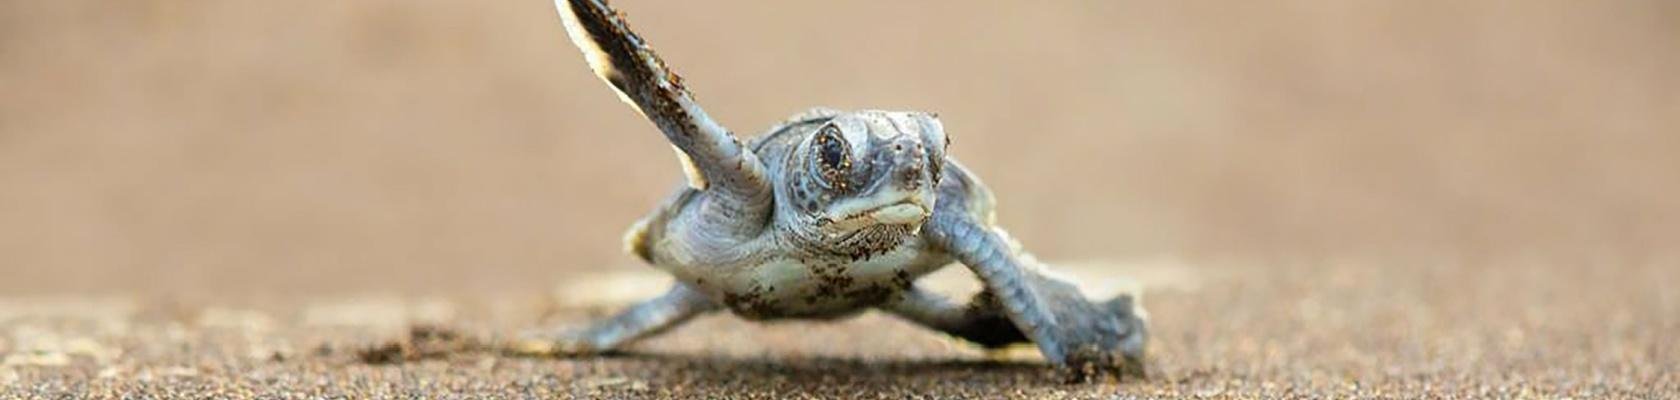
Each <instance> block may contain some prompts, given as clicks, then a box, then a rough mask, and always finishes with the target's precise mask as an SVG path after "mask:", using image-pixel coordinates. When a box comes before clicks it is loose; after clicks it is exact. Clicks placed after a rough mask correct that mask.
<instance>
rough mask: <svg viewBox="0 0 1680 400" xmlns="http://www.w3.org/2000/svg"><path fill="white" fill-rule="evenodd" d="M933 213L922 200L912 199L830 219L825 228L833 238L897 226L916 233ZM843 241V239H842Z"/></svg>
mask: <svg viewBox="0 0 1680 400" xmlns="http://www.w3.org/2000/svg"><path fill="white" fill-rule="evenodd" d="M932 214H933V212H932V210H930V209H929V208H928V206H927V205H926V204H924V203H923V202H922V201H921V199H920V198H917V197H910V198H906V199H903V200H899V201H896V202H892V203H888V204H884V205H878V206H874V207H870V208H866V209H863V210H859V211H857V212H853V213H848V214H845V215H843V216H841V217H839V218H833V219H830V220H829V221H830V223H828V224H827V226H825V228H827V229H826V230H827V231H828V232H829V235H831V236H844V237H851V236H855V235H857V234H859V233H861V232H863V231H865V230H868V229H867V228H870V227H881V226H897V227H906V228H910V230H912V231H914V230H916V229H917V228H919V227H920V226H921V224H922V223H923V222H925V221H927V219H928V217H929V216H930V215H932ZM842 239H843V238H842Z"/></svg>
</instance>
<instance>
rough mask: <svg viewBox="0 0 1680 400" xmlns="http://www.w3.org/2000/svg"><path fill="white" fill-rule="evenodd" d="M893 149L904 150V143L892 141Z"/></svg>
mask: <svg viewBox="0 0 1680 400" xmlns="http://www.w3.org/2000/svg"><path fill="white" fill-rule="evenodd" d="M893 151H904V143H893Z"/></svg>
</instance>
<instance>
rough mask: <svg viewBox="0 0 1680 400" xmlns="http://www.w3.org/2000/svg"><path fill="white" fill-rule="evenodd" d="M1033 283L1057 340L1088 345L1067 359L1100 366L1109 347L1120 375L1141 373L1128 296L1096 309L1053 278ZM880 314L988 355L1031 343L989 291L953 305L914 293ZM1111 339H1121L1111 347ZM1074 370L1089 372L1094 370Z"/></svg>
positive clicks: (1136, 311) (1141, 335) (1135, 313)
mask: <svg viewBox="0 0 1680 400" xmlns="http://www.w3.org/2000/svg"><path fill="white" fill-rule="evenodd" d="M1033 281H1034V282H1035V283H1033V284H1032V285H1033V286H1036V288H1035V289H1033V290H1032V291H1033V292H1036V293H1040V294H1041V297H1045V298H1046V299H1047V300H1049V301H1048V302H1047V303H1048V304H1047V305H1048V307H1047V308H1049V309H1051V310H1052V311H1051V313H1052V314H1056V315H1057V319H1058V320H1057V322H1058V324H1057V325H1058V328H1060V329H1059V330H1061V331H1064V332H1063V334H1062V335H1063V336H1065V337H1066V338H1065V339H1063V340H1068V341H1071V342H1076V343H1089V344H1091V345H1089V346H1083V347H1075V348H1074V349H1073V351H1076V352H1083V353H1088V354H1069V355H1068V357H1069V358H1071V359H1076V360H1098V361H1099V362H1100V363H1103V364H1109V363H1112V362H1113V361H1114V360H1112V358H1113V355H1112V352H1113V351H1115V350H1116V349H1115V348H1112V347H1118V350H1119V351H1120V352H1121V353H1122V358H1123V360H1121V361H1122V362H1123V364H1122V365H1121V367H1122V369H1123V370H1127V371H1134V372H1141V371H1142V365H1141V364H1140V363H1141V357H1140V356H1141V350H1142V348H1143V344H1144V340H1145V338H1146V336H1147V334H1146V333H1145V332H1144V331H1143V330H1144V329H1146V324H1145V322H1144V316H1143V315H1140V314H1141V313H1142V311H1141V308H1135V307H1134V306H1135V301H1134V298H1133V297H1132V295H1130V294H1122V295H1119V296H1115V297H1114V298H1112V299H1109V300H1108V301H1106V302H1101V303H1097V302H1092V301H1089V300H1086V299H1085V298H1084V297H1083V296H1079V291H1078V289H1076V288H1074V287H1073V285H1071V284H1068V283H1066V282H1062V281H1060V280H1057V279H1055V278H1050V277H1048V276H1037V277H1035V278H1034V279H1033ZM1068 295H1072V296H1068ZM883 308H884V309H885V310H886V311H888V312H890V313H892V314H894V315H897V316H899V317H901V318H904V319H907V320H910V321H912V322H915V323H917V324H919V325H922V326H925V327H928V328H930V329H934V330H937V331H940V332H944V333H946V334H949V335H951V336H956V337H959V338H962V339H964V340H967V341H969V342H973V343H975V344H978V345H980V346H983V347H986V348H988V349H995V348H1001V347H1004V346H1008V345H1011V344H1016V343H1031V342H1032V340H1030V339H1029V338H1028V337H1027V335H1026V334H1024V333H1022V332H1021V330H1020V329H1019V328H1016V327H1015V323H1014V322H1012V321H1010V319H1009V317H1008V315H1007V314H1006V311H1004V310H1003V308H1002V306H1000V305H999V303H998V299H997V297H995V296H994V295H993V294H992V293H991V292H989V291H982V292H980V293H976V294H975V295H974V297H973V298H971V299H970V300H969V301H968V303H967V304H958V303H956V302H953V301H951V300H950V299H948V298H946V297H944V296H941V295H939V294H935V293H932V292H928V291H926V290H922V289H920V288H915V289H911V290H910V291H908V292H906V293H905V294H904V297H903V298H902V299H900V300H899V301H896V302H893V303H891V304H888V305H886V306H884V307H883ZM1111 318H1112V319H1111ZM1115 322H1119V323H1115ZM1120 327H1126V328H1128V329H1129V330H1130V331H1129V332H1117V331H1115V330H1116V328H1120ZM1113 338H1121V339H1119V340H1118V341H1115V340H1114V339H1113ZM1105 342H1107V343H1108V345H1107V346H1105V345H1103V344H1104V343H1105ZM1104 347H1110V348H1107V349H1105V348H1104ZM1104 360H1106V361H1104ZM1079 367H1080V368H1092V367H1094V365H1093V366H1079ZM1081 372H1082V373H1091V372H1094V371H1081ZM1122 372H1125V371H1122Z"/></svg>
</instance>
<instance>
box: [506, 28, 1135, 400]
mask: <svg viewBox="0 0 1680 400" xmlns="http://www.w3.org/2000/svg"><path fill="white" fill-rule="evenodd" d="M556 5H557V6H558V8H559V10H560V14H561V16H562V19H563V20H564V23H565V27H566V32H567V33H568V34H569V35H570V36H571V39H572V42H573V43H574V44H576V45H577V46H578V47H579V49H581V50H582V51H583V53H584V56H585V57H586V59H587V60H588V62H589V66H590V67H591V68H592V69H593V70H594V71H595V73H596V74H597V75H599V76H600V77H601V78H602V79H604V80H606V81H607V83H609V84H610V85H611V86H612V88H613V89H614V90H616V91H617V92H618V94H619V95H620V96H621V97H622V98H623V99H624V100H625V101H626V102H628V103H630V104H631V105H632V106H634V107H635V108H636V110H637V111H639V112H641V114H642V115H643V116H645V117H646V118H647V119H648V120H650V121H652V122H653V123H654V125H656V126H658V128H659V130H660V131H662V132H663V133H664V134H665V137H666V138H667V139H668V140H669V141H670V142H671V144H672V145H673V146H674V147H676V150H677V154H678V156H679V157H678V158H680V159H681V162H682V163H683V166H684V167H685V172H686V173H687V174H688V178H689V184H688V185H687V186H686V187H683V188H681V189H680V190H679V191H678V192H677V193H676V194H674V195H672V196H671V197H670V198H669V199H668V200H667V201H666V202H665V203H664V204H663V205H661V206H660V207H659V208H658V209H657V210H655V211H654V212H653V213H652V214H651V215H649V216H648V217H646V218H644V219H643V220H642V221H640V222H638V223H637V224H636V225H635V226H634V227H633V228H632V229H631V232H630V233H629V234H628V235H627V236H626V245H627V247H628V248H629V250H630V251H631V252H632V253H634V254H635V255H636V256H638V257H640V258H641V259H643V260H646V261H647V262H649V263H651V264H653V265H654V266H655V267H657V268H659V269H662V270H664V271H666V272H669V273H670V274H671V275H673V276H675V277H676V283H675V284H674V285H673V286H672V287H671V288H670V290H669V291H667V292H666V293H665V294H664V295H661V296H659V297H656V298H653V299H651V300H647V301H645V302H642V303H640V304H637V305H634V306H632V307H630V308H629V309H627V310H624V311H622V312H620V313H619V314H617V315H616V316H613V317H611V318H609V319H606V320H604V321H599V322H597V323H596V324H594V325H592V326H590V327H589V328H586V329H583V330H579V331H571V332H565V333H553V334H547V335H544V336H541V337H539V338H531V339H525V340H523V341H521V342H520V343H517V344H516V345H517V346H518V347H519V348H521V349H524V350H525V351H533V352H544V353H551V354H593V353H600V352H606V351H610V350H614V349H616V348H619V347H621V346H624V345H625V344H627V343H629V342H631V341H634V340H636V339H640V338H644V337H647V336H650V335H653V334H656V333H658V332H661V331H664V330H666V329H668V328H670V327H673V326H676V325H677V324H680V323H682V322H683V321H686V320H688V319H689V318H691V317H693V316H696V315H699V314H702V313H708V312H713V311H718V310H729V311H731V312H733V313H734V314H736V315H739V316H741V317H744V318H747V319H752V320H769V319H783V318H805V319H833V318H839V317H846V316H851V315H855V314H857V313H859V312H861V311H863V310H867V309H871V308H874V309H880V310H884V311H886V312H888V313H891V314H893V315H896V316H899V317H902V318H904V319H906V320H909V321H913V322H915V323H917V324H920V325H923V326H926V327H928V328H931V329H934V330H938V331H941V332H945V333H948V334H951V335H953V336H957V337H960V338H963V339H966V340H969V341H972V342H975V343H977V344H980V345H983V346H986V347H1000V346H1005V345H1009V344H1012V343H1019V342H1032V343H1034V344H1036V345H1037V347H1038V349H1039V350H1040V352H1041V353H1042V354H1043V355H1044V357H1045V358H1046V359H1047V360H1049V362H1051V363H1052V364H1055V365H1057V366H1058V367H1062V368H1065V369H1068V370H1070V371H1074V372H1076V373H1079V374H1080V375H1086V374H1085V373H1086V372H1092V371H1123V370H1134V369H1135V367H1137V366H1139V365H1140V363H1141V359H1142V357H1143V350H1144V344H1145V341H1146V340H1145V338H1146V336H1147V334H1146V328H1145V321H1144V319H1143V317H1142V316H1143V312H1142V309H1141V306H1140V305H1138V304H1136V303H1135V302H1134V301H1133V298H1132V297H1131V296H1130V295H1121V296H1119V297H1116V298H1114V299H1112V300H1108V301H1103V302H1093V301H1090V300H1087V299H1086V297H1085V296H1084V295H1082V294H1081V293H1080V292H1079V290H1078V289H1077V288H1076V287H1075V286H1074V285H1073V284H1071V283H1069V282H1067V281H1065V280H1062V279H1059V278H1055V277H1053V276H1051V275H1050V274H1048V273H1047V272H1046V271H1045V270H1044V269H1043V267H1042V266H1041V265H1039V264H1038V263H1037V262H1035V261H1033V259H1032V257H1031V256H1029V255H1027V253H1026V252H1024V251H1023V250H1022V249H1021V247H1020V245H1019V244H1017V243H1015V242H1014V241H1012V240H1011V239H1009V237H1008V235H1007V234H1005V233H1004V231H1003V230H1002V229H1000V228H999V227H997V226H996V225H995V224H994V221H993V217H992V215H993V210H992V207H993V201H992V194H991V192H990V191H989V190H987V189H986V187H985V185H983V184H981V183H980V181H979V180H978V179H976V178H975V177H974V176H973V175H972V174H970V173H969V172H968V171H967V170H966V169H964V168H963V167H962V166H961V165H959V164H958V163H957V162H956V160H954V159H952V158H951V157H950V156H949V155H947V154H946V148H947V147H948V145H949V144H950V141H949V139H948V138H947V137H946V136H945V131H944V128H943V126H942V125H941V124H940V121H939V119H938V117H937V116H936V115H934V114H931V113H924V112H914V111H903V112H901V111H877V110H865V111H839V110H831V109H823V108H818V109H813V110H810V111H806V112H803V113H800V114H798V115H795V116H793V117H792V118H789V119H788V120H786V121H784V122H782V123H780V124H777V125H776V126H774V127H772V128H770V129H769V130H768V131H767V132H766V133H765V134H763V135H762V136H759V137H757V138H755V139H753V140H752V141H751V142H749V143H745V144H743V143H742V142H741V141H740V140H739V139H737V138H736V136H735V135H734V134H732V133H730V131H728V130H727V129H725V128H724V127H722V126H720V125H719V124H718V122H717V121H715V120H713V119H711V118H710V117H708V116H707V115H706V113H705V112H704V111H702V110H701V109H700V106H699V105H698V104H696V103H695V102H694V101H693V97H692V96H690V95H689V93H688V90H687V89H686V88H684V86H683V83H682V81H681V80H680V79H679V78H678V77H677V75H676V74H674V73H672V71H670V70H669V69H668V68H667V67H666V66H665V64H664V62H663V61H661V60H660V59H659V57H658V56H656V55H655V54H654V53H653V51H652V50H651V49H650V48H649V47H648V46H647V43H646V42H644V41H642V39H641V38H640V37H639V36H637V35H636V34H635V33H633V32H631V31H630V29H629V27H628V26H626V25H625V22H624V19H623V17H622V16H621V15H620V14H618V13H616V12H615V11H613V10H612V9H611V8H610V7H608V5H607V4H606V2H605V1H604V0H556ZM953 263H960V264H962V265H964V266H966V267H967V268H969V269H970V270H971V271H973V272H974V275H975V276H977V277H978V278H979V279H980V280H981V281H982V283H983V287H984V290H983V291H982V292H981V293H979V294H977V295H975V296H974V297H973V298H972V299H969V301H968V302H967V303H961V302H957V301H954V300H953V299H948V298H945V297H943V296H941V295H937V294H934V293H931V292H928V291H926V290H924V289H922V288H919V287H917V284H916V279H917V278H920V277H922V276H923V275H926V274H928V273H930V272H933V271H934V270H936V269H939V268H941V267H944V266H946V265H949V264H953Z"/></svg>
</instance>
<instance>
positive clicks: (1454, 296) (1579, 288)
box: [0, 260, 1680, 398]
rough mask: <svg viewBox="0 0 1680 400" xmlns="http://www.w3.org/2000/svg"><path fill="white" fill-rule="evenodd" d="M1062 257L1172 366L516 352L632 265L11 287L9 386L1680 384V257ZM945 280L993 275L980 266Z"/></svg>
mask: <svg viewBox="0 0 1680 400" xmlns="http://www.w3.org/2000/svg"><path fill="white" fill-rule="evenodd" d="M1063 270H1065V271H1069V272H1072V273H1074V275H1076V276H1079V277H1081V278H1082V281H1084V282H1086V287H1087V288H1088V289H1090V290H1091V291H1092V292H1093V293H1103V292H1108V293H1111V292H1113V291H1114V290H1121V289H1122V288H1126V287H1132V286H1134V285H1136V284H1138V283H1141V284H1142V286H1143V287H1144V288H1145V289H1144V290H1145V291H1146V293H1147V298H1146V301H1147V305H1148V307H1149V311H1150V313H1151V316H1152V321H1153V323H1154V329H1155V336H1154V339H1155V340H1154V342H1153V343H1152V346H1151V348H1150V351H1151V354H1152V358H1151V364H1150V366H1149V369H1150V376H1149V377H1147V378H1146V379H1138V378H1131V379H1123V380H1106V381H1100V382H1096V383H1086V384H1066V383H1063V382H1062V381H1061V380H1060V379H1059V378H1058V377H1057V376H1056V375H1054V374H1052V373H1050V372H1048V369H1047V366H1046V365H1045V364H1043V362H1042V360H1040V359H1039V358H1038V357H1037V355H1036V354H1035V353H1034V352H1033V351H1032V350H1031V349H1028V348H1017V349H1009V350H1006V351H1003V352H999V353H995V354H985V353H984V352H982V351H981V350H979V349H977V348H974V347H972V346H970V345H967V344H965V343H961V342H959V341H956V340H955V339H950V338H947V337H943V336H941V335H938V334H933V333H929V332H926V331H922V330H920V329H918V328H916V327H914V326H912V325H909V324H907V323H905V322H902V321H899V320H896V319H894V318H892V317H890V316H885V315H881V314H866V315H864V316H861V317H859V318H856V319H853V320H847V321H840V322H834V323H813V322H789V323H778V324H768V325H763V324H752V323H748V322H744V321H741V320H738V319H735V318H733V317H730V316H726V315H719V316H711V317H704V318H701V319H699V320H697V321H695V322H693V323H692V324H691V325H688V326H685V327H683V328H680V329H677V330H675V331H673V332H670V333H669V334H667V335H665V336H661V337H658V338H656V339H652V340H650V341H647V342H644V343H641V344H639V345H637V346H635V347H634V348H633V349H632V350H630V351H628V352H627V353H625V354H622V355H616V356H609V357H589V358H575V359H533V358H523V357H513V356H507V355H503V354H501V353H500V352H499V351H498V350H497V346H496V345H495V344H496V343H497V341H498V340H499V338H502V337H505V336H506V335H507V334H508V333H511V332H517V331H519V330H521V329H527V328H531V327H535V326H556V327H557V326H575V325H576V324H579V323H583V322H585V321H587V320H588V319H589V318H590V316H591V315H598V314H599V313H600V312H602V311H603V310H606V309H610V308H612V306H611V305H610V304H612V303H617V302H620V301H622V299H624V298H631V297H635V296H641V295H646V294H652V293H657V291H658V289H659V286H658V285H657V284H648V282H649V281H657V280H658V276H657V275H651V274H646V273H642V274H632V273H626V274H614V275H597V276H592V277H580V278H579V279H578V280H577V281H576V282H573V283H572V284H575V285H588V286H593V287H598V288H604V289H603V290H601V291H597V292H592V293H591V294H587V295H579V294H578V293H579V292H578V291H574V290H568V289H569V288H571V286H569V285H566V286H562V288H561V289H560V290H557V293H556V294H555V295H554V296H548V297H545V296H534V297H527V296H492V297H483V298H471V299H453V298H421V299H416V298H399V297H360V298H343V299H331V300H324V299H323V300H312V301H310V302H308V303H303V304H299V303H297V302H294V301H288V300H274V301H246V302H225V301H223V302H163V301H148V300H144V299H117V298H110V299H64V298H60V299H36V300H8V301H4V302H0V332H3V333H4V336H0V354H6V357H5V361H4V366H3V367H0V388H4V389H5V390H4V392H5V393H9V394H10V395H15V396H22V397H39V398H56V397H60V396H65V395H69V396H90V397H119V396H124V395H137V394H143V395H156V396H162V397H173V398H203V397H217V398H221V397H237V398H322V397H325V398H335V397H338V398H369V397H410V396H419V397H434V396H443V395H446V394H447V395H465V396H469V397H481V396H483V397H494V396H501V397H505V398H549V397H574V398H717V397H729V398H905V397H912V398H913V397H928V398H997V397H1010V398H1134V397H1138V398H1150V397H1189V396H1195V397H1198V398H1206V397H1213V398H1226V397H1242V398H1249V397H1320V398H1323V397H1417V396H1423V395H1428V396H1432V397H1433V396H1447V395H1453V396H1463V397H1497V398H1563V397H1570V398H1672V397H1674V396H1680V344H1677V342H1676V341H1675V340H1673V338H1674V337H1675V335H1676V334H1680V296H1676V295H1675V294H1673V293H1671V292H1666V291H1663V290H1660V287H1661V285H1662V283H1661V282H1674V281H1675V280H1676V279H1680V272H1677V271H1676V270H1675V269H1674V268H1667V267H1664V268H1656V267H1653V268H1624V269H1617V270H1606V269H1604V268H1602V267H1596V266H1593V265H1590V263H1588V264H1586V265H1576V266H1559V267H1548V268H1516V267H1512V268H1503V267H1489V268H1475V269H1469V272H1466V269H1464V268H1463V266H1462V265H1453V264H1451V263H1445V264H1443V263H1416V264H1411V263H1396V264H1393V265H1368V264H1356V265H1349V264H1343V263H1338V262H1336V261H1333V260H1327V261H1324V262H1323V263H1322V264H1319V265H1310V266H1307V265H1303V266H1279V267H1273V268H1249V267H1242V266H1215V265H1189V264H1184V263H1180V262H1176V261H1171V260H1155V261H1150V262H1144V263H1133V264H1125V263H1121V264H1103V263H1071V264H1069V266H1068V267H1065V268H1063ZM1122 275H1123V276H1132V277H1136V280H1133V279H1130V278H1118V276H1122ZM930 279H932V280H933V281H934V282H936V283H941V285H940V286H942V287H945V288H949V290H951V291H953V292H961V291H963V290H971V289H972V288H965V286H972V285H971V284H970V283H969V282H968V281H969V277H968V276H966V273H964V272H961V271H950V272H942V273H941V274H940V275H936V276H935V277H932V278H930ZM628 282H637V283H628ZM565 293H571V294H572V295H566V294H565Z"/></svg>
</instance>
